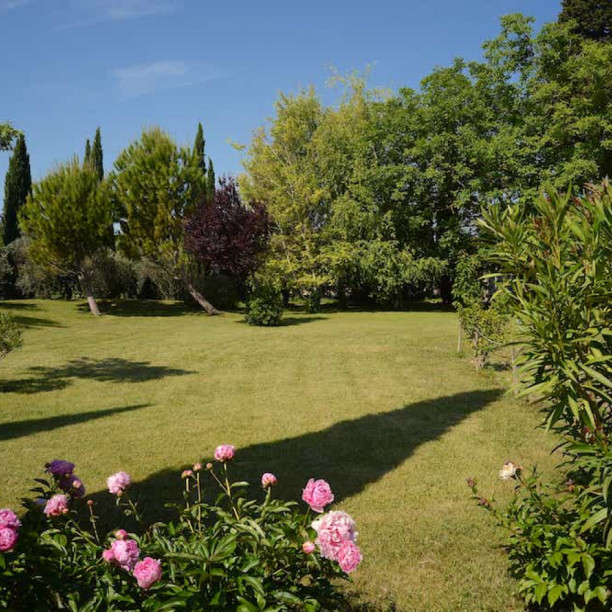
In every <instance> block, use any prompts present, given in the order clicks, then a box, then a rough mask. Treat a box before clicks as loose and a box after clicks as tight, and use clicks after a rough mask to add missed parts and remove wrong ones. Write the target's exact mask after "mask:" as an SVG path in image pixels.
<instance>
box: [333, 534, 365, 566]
mask: <svg viewBox="0 0 612 612" xmlns="http://www.w3.org/2000/svg"><path fill="white" fill-rule="evenodd" d="M362 559H363V557H362V556H361V551H360V550H359V547H358V546H357V545H356V544H355V542H352V541H351V540H345V541H344V542H342V546H340V549H339V550H338V556H337V560H338V563H339V564H340V567H341V568H342V571H343V572H346V573H347V574H350V573H351V572H354V571H355V570H356V569H357V566H358V565H359V564H360V563H361V560H362Z"/></svg>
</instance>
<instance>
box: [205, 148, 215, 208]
mask: <svg viewBox="0 0 612 612" xmlns="http://www.w3.org/2000/svg"><path fill="white" fill-rule="evenodd" d="M206 199H207V200H208V201H209V202H213V201H214V199H215V169H214V167H213V163H212V159H210V157H209V158H208V170H207V171H206Z"/></svg>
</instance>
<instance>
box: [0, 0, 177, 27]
mask: <svg viewBox="0 0 612 612" xmlns="http://www.w3.org/2000/svg"><path fill="white" fill-rule="evenodd" d="M2 1H6V2H17V1H19V0H0V2H2ZM27 1H28V2H29V1H30V0H27ZM182 3H183V0H70V4H69V6H68V7H66V8H68V11H66V10H62V11H61V13H60V14H61V16H62V21H63V23H62V25H61V26H60V29H71V28H76V27H82V26H90V25H95V24H98V23H102V22H104V21H125V20H127V19H135V18H137V17H147V16H151V15H171V14H172V13H176V12H177V11H178V10H179V9H180V8H181V6H182Z"/></svg>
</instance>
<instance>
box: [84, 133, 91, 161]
mask: <svg viewBox="0 0 612 612" xmlns="http://www.w3.org/2000/svg"><path fill="white" fill-rule="evenodd" d="M83 163H84V164H91V143H90V142H89V138H88V139H87V142H86V143H85V157H84V158H83Z"/></svg>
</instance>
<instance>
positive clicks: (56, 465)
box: [45, 459, 74, 478]
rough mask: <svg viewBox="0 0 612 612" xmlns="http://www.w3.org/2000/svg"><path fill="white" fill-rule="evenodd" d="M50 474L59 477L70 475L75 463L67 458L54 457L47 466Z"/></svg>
mask: <svg viewBox="0 0 612 612" xmlns="http://www.w3.org/2000/svg"><path fill="white" fill-rule="evenodd" d="M45 467H46V468H47V472H49V474H53V476H56V477H57V478H61V477H62V476H70V475H72V472H74V463H72V462H71V461H66V460H65V459H54V460H53V461H50V462H49V463H47V465H46V466H45Z"/></svg>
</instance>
